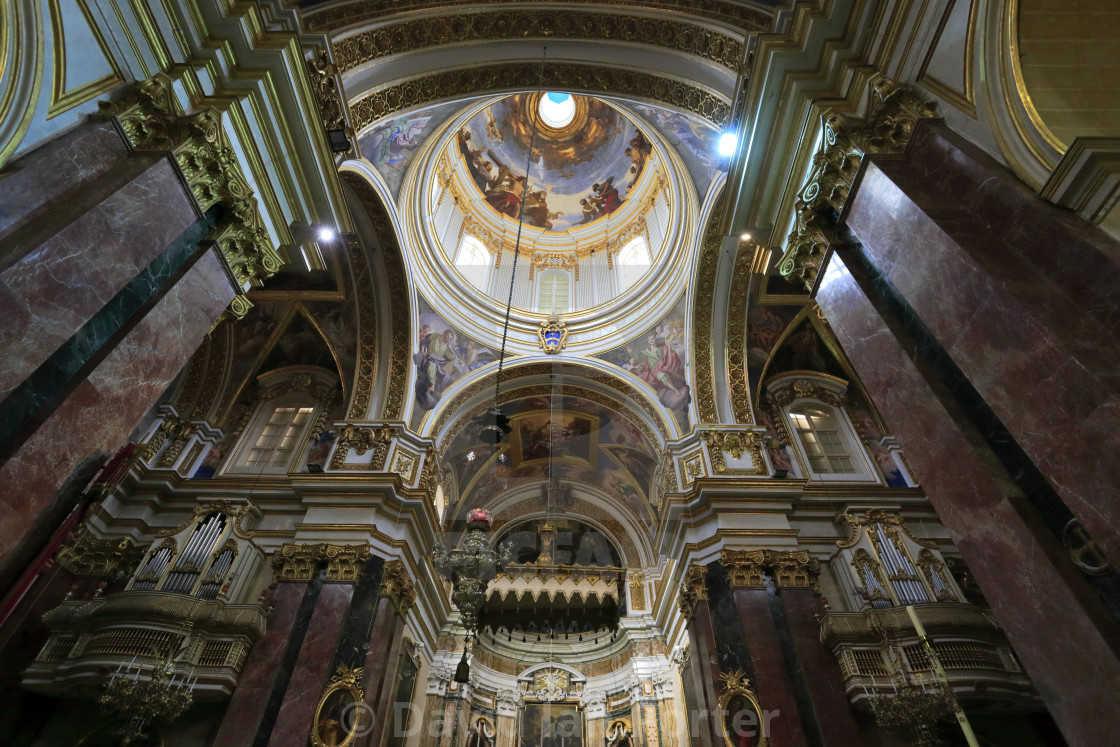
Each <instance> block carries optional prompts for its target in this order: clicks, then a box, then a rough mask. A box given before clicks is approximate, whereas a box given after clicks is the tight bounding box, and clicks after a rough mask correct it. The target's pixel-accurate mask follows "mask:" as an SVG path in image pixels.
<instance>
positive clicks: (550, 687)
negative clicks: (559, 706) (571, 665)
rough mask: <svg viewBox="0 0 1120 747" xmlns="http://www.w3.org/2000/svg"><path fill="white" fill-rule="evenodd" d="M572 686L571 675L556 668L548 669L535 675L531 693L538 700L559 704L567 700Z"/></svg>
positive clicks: (541, 670) (538, 671)
mask: <svg viewBox="0 0 1120 747" xmlns="http://www.w3.org/2000/svg"><path fill="white" fill-rule="evenodd" d="M570 685H571V673H570V672H568V671H567V670H564V669H559V668H556V667H547V668H545V669H540V670H537V671H536V672H534V673H533V682H532V684H531V685H530V690H529V692H530V693H531V694H532V696H533V697H534V698H536V699H537V700H541V701H544V702H545V703H558V702H560V701H562V700H566V699H567V697H568V690H569V687H570Z"/></svg>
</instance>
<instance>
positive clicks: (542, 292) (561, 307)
mask: <svg viewBox="0 0 1120 747" xmlns="http://www.w3.org/2000/svg"><path fill="white" fill-rule="evenodd" d="M571 307H572V300H571V290H570V285H569V282H568V273H566V272H564V271H563V270H545V271H544V272H542V273H541V274H540V276H539V279H538V280H537V311H540V312H542V313H544V314H564V313H566V312H567V311H568V309H570V308H571Z"/></svg>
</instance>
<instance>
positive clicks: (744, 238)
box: [739, 233, 751, 241]
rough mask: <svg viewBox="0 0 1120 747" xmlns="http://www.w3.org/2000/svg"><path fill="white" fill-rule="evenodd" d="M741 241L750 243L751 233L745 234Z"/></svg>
mask: <svg viewBox="0 0 1120 747" xmlns="http://www.w3.org/2000/svg"><path fill="white" fill-rule="evenodd" d="M739 239H740V240H741V241H750V240H751V235H750V234H749V233H745V234H743V235H742V236H740V237H739Z"/></svg>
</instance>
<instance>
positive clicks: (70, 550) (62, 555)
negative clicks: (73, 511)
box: [56, 524, 144, 578]
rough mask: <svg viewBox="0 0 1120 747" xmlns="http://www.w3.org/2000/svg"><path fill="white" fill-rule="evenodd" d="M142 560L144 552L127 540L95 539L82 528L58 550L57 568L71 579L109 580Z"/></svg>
mask: <svg viewBox="0 0 1120 747" xmlns="http://www.w3.org/2000/svg"><path fill="white" fill-rule="evenodd" d="M143 557H144V550H143V548H141V547H140V546H139V545H133V544H132V542H131V540H129V539H127V538H124V537H119V538H114V537H105V538H101V537H95V536H93V534H91V533H90V531H89V528H88V527H87V526H86V525H85V524H82V525H81V526H79V527H78V528H77V529H76V530H75V531H74V533H73V534H71V535H70V536H69V537H67V538H66V541H65V542H63V544H62V546H61V547H60V548H58V555H56V558H57V559H58V562H59V564H60V565H61V566H62V567H63V568H65V569H66V570H67V571H69V572H70V573H73V574H74V575H75V576H105V577H109V578H112V577H114V576H116V575H118V574H120V573H127V572H128V571H130V570H131V569H133V568H135V567H136V566H137V565H138V564H139V563H140V560H141V559H142V558H143Z"/></svg>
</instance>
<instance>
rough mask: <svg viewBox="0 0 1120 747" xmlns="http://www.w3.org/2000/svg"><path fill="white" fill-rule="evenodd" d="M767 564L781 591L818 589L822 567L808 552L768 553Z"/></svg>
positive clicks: (769, 551)
mask: <svg viewBox="0 0 1120 747" xmlns="http://www.w3.org/2000/svg"><path fill="white" fill-rule="evenodd" d="M766 564H767V566H768V567H769V569H770V574H771V575H772V576H773V577H774V585H775V586H777V587H778V588H779V589H816V588H818V586H819V581H818V579H819V576H820V570H821V566H820V563H818V562H817V561H816V559H814V558H813V557H812V556H810V555H809V551H808V550H790V551H784V552H780V551H776V550H767V551H766Z"/></svg>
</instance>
